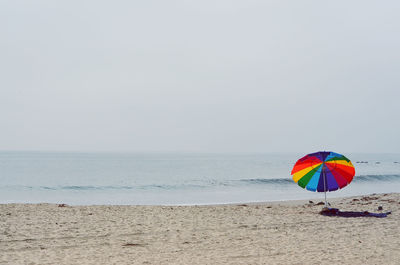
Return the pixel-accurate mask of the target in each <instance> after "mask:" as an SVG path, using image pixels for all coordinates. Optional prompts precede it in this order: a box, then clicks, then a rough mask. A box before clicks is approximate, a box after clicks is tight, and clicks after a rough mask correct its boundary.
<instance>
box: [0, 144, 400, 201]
mask: <svg viewBox="0 0 400 265" xmlns="http://www.w3.org/2000/svg"><path fill="white" fill-rule="evenodd" d="M303 155H305V154H276V153H271V154H200V153H199V154H197V153H62V152H0V203H65V204H70V205H98V204H107V205H126V204H129V205H195V204H196V205H197V204H198V205H203V204H224V203H244V202H262V201H283V200H297V199H313V200H320V201H322V200H323V198H324V194H323V193H315V192H310V191H307V190H304V189H302V188H300V187H299V186H298V185H297V184H296V183H294V182H293V180H292V178H291V175H290V172H291V169H292V167H293V165H294V163H295V162H296V161H297V159H299V158H300V157H302V156H303ZM344 155H345V156H347V157H348V158H349V159H350V160H351V161H352V163H353V165H354V166H355V169H356V176H355V177H354V180H353V181H352V182H351V183H350V184H349V185H348V186H346V187H345V188H343V189H342V190H338V191H334V192H329V193H327V198H328V201H329V198H333V197H343V196H353V195H363V194H371V193H389V192H399V191H400V154H344Z"/></svg>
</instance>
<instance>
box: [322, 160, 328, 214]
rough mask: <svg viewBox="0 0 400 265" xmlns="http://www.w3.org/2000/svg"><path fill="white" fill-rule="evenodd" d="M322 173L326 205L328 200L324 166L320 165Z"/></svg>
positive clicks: (326, 205)
mask: <svg viewBox="0 0 400 265" xmlns="http://www.w3.org/2000/svg"><path fill="white" fill-rule="evenodd" d="M322 174H323V177H324V194H325V207H328V202H327V201H326V176H325V168H324V167H323V166H322Z"/></svg>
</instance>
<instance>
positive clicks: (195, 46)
mask: <svg viewBox="0 0 400 265" xmlns="http://www.w3.org/2000/svg"><path fill="white" fill-rule="evenodd" d="M399 12H400V2H399V1H384V2H382V1H365V0H363V1H319V0H315V1H296V0H293V1H278V0H276V1H272V0H260V1H252V0H246V1H233V0H229V1H228V0H227V1H216V0H212V1H208V0H202V1H172V0H171V1H164V0H159V1H151V0H146V1H98V0H93V1H81V0H79V1H61V0H60V1H54V0H49V1H17V0H10V1H6V0H3V1H0V124H1V127H0V150H58V151H133V152H134V151H200V152H312V151H317V150H333V151H336V152H342V153H343V152H397V153H398V152H399V150H400V106H399V100H400V34H399V30H400V16H399Z"/></svg>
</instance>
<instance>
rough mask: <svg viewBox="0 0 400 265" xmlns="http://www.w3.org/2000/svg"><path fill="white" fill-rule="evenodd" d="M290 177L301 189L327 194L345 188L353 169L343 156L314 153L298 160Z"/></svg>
mask: <svg viewBox="0 0 400 265" xmlns="http://www.w3.org/2000/svg"><path fill="white" fill-rule="evenodd" d="M292 175H293V180H294V181H295V182H296V183H297V184H298V185H299V186H300V187H302V188H305V189H307V190H310V191H317V192H327V191H334V190H337V189H341V188H343V187H345V186H347V184H349V183H350V182H351V181H352V180H353V177H354V175H355V169H354V166H353V164H352V163H351V162H350V160H349V159H348V158H346V157H345V156H344V155H341V154H338V153H334V152H316V153H312V154H308V155H306V156H304V157H303V158H300V159H299V160H298V161H297V162H296V164H295V165H294V167H293V170H292Z"/></svg>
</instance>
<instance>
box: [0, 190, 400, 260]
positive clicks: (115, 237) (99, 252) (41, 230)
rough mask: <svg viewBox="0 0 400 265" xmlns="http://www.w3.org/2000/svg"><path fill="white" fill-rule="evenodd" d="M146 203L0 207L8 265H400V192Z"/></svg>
mask: <svg viewBox="0 0 400 265" xmlns="http://www.w3.org/2000/svg"><path fill="white" fill-rule="evenodd" d="M319 201H320V200H314V202H313V203H310V202H309V200H295V201H280V202H262V203H258V202H256V203H241V204H223V205H221V204H219V205H196V206H148V205H137V206H133V205H114V206H111V205H95V206H68V205H57V204H1V205H0V264H339V263H340V264H352V265H354V264H396V262H397V261H398V260H400V238H399V237H398V234H399V232H400V228H399V227H400V193H387V194H370V195H364V196H351V197H345V198H332V199H330V200H329V201H330V202H331V203H332V202H333V203H332V207H335V208H339V209H341V210H343V211H369V212H379V210H378V208H379V206H381V207H382V208H383V210H382V212H387V211H391V214H390V215H388V217H386V218H375V217H352V218H343V217H337V216H334V217H329V216H322V215H320V214H319V211H321V209H322V208H323V205H317V203H318V202H319Z"/></svg>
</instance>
